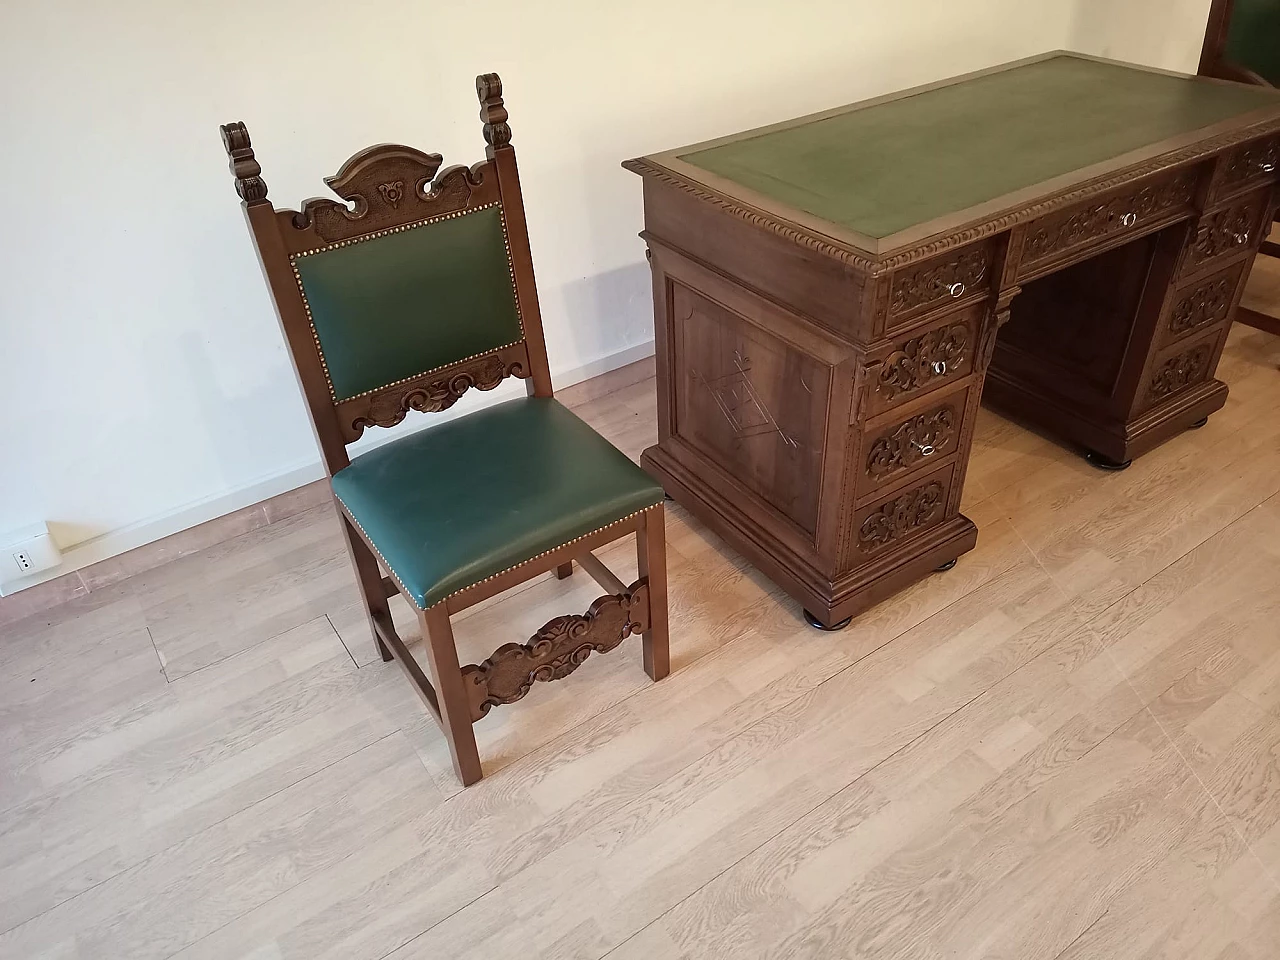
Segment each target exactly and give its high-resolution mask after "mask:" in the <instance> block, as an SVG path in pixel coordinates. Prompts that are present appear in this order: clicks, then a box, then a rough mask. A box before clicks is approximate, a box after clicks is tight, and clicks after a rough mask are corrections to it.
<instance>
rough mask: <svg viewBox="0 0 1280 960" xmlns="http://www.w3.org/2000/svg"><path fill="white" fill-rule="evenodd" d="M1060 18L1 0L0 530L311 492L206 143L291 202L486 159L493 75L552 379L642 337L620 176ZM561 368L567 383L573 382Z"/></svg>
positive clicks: (980, 54)
mask: <svg viewBox="0 0 1280 960" xmlns="http://www.w3.org/2000/svg"><path fill="white" fill-rule="evenodd" d="M1075 8H1076V3H1075V2H1056V0H1038V2H1028V0H965V2H963V3H957V2H955V0H899V2H896V3H891V4H886V3H884V0H794V2H790V3H778V2H767V3H766V2H753V0H679V2H676V0H647V2H644V3H638V2H628V3H617V2H612V0H542V2H539V0H490V2H487V3H484V4H478V3H476V4H467V3H445V4H438V3H423V2H420V0H364V2H362V3H348V2H342V3H339V2H334V0H305V2H304V0H254V2H248V0H219V2H216V3H215V2H210V0H193V2H185V3H184V2H173V0H165V2H160V0H117V2H113V3H109V4H108V3H99V2H90V0H5V2H4V3H3V4H2V5H0V98H3V99H2V100H0V104H2V105H3V117H2V123H3V127H2V129H3V130H4V131H5V134H6V137H5V142H4V145H3V146H4V149H3V151H2V155H0V180H2V182H3V183H4V184H5V190H4V193H5V210H6V214H7V220H8V223H7V228H6V229H5V230H3V231H0V245H2V247H0V261H2V262H3V269H4V277H3V282H0V323H2V324H3V329H2V335H3V341H2V344H0V384H2V385H3V404H4V407H3V409H4V414H5V417H4V422H5V428H4V432H3V439H2V440H0V457H2V459H0V536H3V534H4V532H5V531H8V530H10V529H13V528H18V527H24V526H27V525H29V524H32V523H34V522H38V521H41V520H48V521H51V523H52V524H53V525H54V530H55V534H56V536H57V538H58V539H59V540H60V541H61V544H62V546H63V547H67V546H70V545H72V544H76V543H79V542H83V541H93V538H102V539H99V540H97V541H96V545H95V544H92V543H91V545H90V547H88V548H86V549H81V550H79V551H73V552H72V554H71V557H70V559H71V565H75V564H76V563H83V562H88V561H89V560H92V559H96V558H98V557H99V556H101V555H103V554H109V553H111V552H115V551H117V550H120V549H125V548H127V547H130V546H133V545H136V543H138V542H143V541H145V540H147V539H150V538H154V537H156V536H160V535H163V534H165V533H168V532H171V531H172V530H173V529H177V528H180V527H181V526H184V525H189V524H191V523H194V522H198V521H199V520H203V519H207V518H208V517H210V516H214V515H217V514H218V513H221V512H225V511H226V510H230V509H233V508H235V507H238V506H242V505H244V504H247V503H250V502H253V501H255V500H257V499H261V498H262V497H263V496H267V495H270V494H272V493H276V492H279V491H281V490H283V489H288V488H289V487H291V486H293V485H296V484H298V483H301V482H303V481H305V480H307V479H310V478H312V477H315V476H320V475H321V474H320V469H319V459H318V456H317V452H316V448H315V445H314V442H313V440H312V437H311V432H310V428H309V426H308V424H307V422H306V415H305V412H304V408H303V405H302V402H301V399H300V397H299V394H298V392H297V389H296V387H295V384H294V379H293V375H292V373H291V371H290V369H289V364H288V359H287V357H286V355H285V352H284V347H283V343H282V340H281V337H280V334H279V332H278V329H277V326H276V321H275V318H274V316H273V314H272V311H271V307H270V303H269V300H268V298H267V293H266V290H265V288H264V286H263V283H262V280H261V278H260V275H259V272H258V268H257V264H256V261H255V259H254V256H253V253H252V250H251V247H250V244H249V240H248V237H247V235H246V232H245V227H244V224H243V221H242V219H241V214H240V210H239V206H238V202H237V200H236V197H235V194H234V191H233V187H232V182H231V178H230V175H229V174H228V172H227V169H226V160H225V157H224V155H223V151H222V147H221V145H220V143H219V140H218V131H217V126H218V124H219V123H220V122H223V121H227V120H236V119H242V120H245V121H246V122H247V123H248V125H249V129H250V132H251V134H252V136H253V142H254V146H255V147H256V150H257V154H258V157H259V159H260V161H261V163H262V165H263V169H264V176H265V178H266V180H267V183H268V185H269V187H270V195H271V198H272V199H273V200H274V201H275V203H276V204H277V205H280V206H295V205H296V204H297V203H298V202H299V201H300V200H302V199H303V198H305V197H308V196H312V195H316V194H318V193H321V192H322V191H323V186H322V184H321V182H320V178H321V177H322V176H323V175H326V174H329V173H332V172H334V171H335V170H337V168H338V166H339V165H340V163H341V162H342V161H343V160H344V159H345V158H346V157H347V156H348V155H349V154H350V153H352V152H354V151H355V150H356V149H357V148H359V147H362V146H364V145H366V144H369V143H374V142H379V141H388V140H390V141H401V142H404V143H408V144H412V145H415V146H419V147H423V148H426V149H431V150H439V151H440V152H442V153H444V155H445V160H446V163H451V162H472V161H474V160H476V159H480V158H481V157H482V156H483V149H482V148H483V142H482V138H481V133H480V124H479V121H478V119H477V111H478V106H477V104H476V102H475V99H474V89H473V82H472V81H473V77H474V75H475V74H477V73H481V72H484V71H488V70H496V71H498V72H499V73H500V74H501V75H502V78H503V80H504V83H505V86H506V102H507V106H508V109H509V110H510V112H511V126H512V130H513V132H514V138H513V143H514V144H515V146H516V148H517V151H518V153H519V156H520V162H521V172H522V177H523V182H524V188H525V201H526V205H527V208H528V215H529V224H530V232H531V235H532V241H533V250H534V259H535V262H536V266H537V271H538V279H539V289H540V292H541V297H542V308H543V316H544V319H545V324H546V331H547V343H548V348H549V352H550V356H551V363H552V369H553V371H559V372H560V373H561V374H562V375H563V374H565V373H566V372H567V373H568V374H569V375H570V376H581V375H583V374H584V373H593V372H599V371H600V370H602V369H604V368H606V367H608V366H610V365H617V364H620V363H622V362H629V361H630V360H632V359H636V358H637V357H638V356H641V355H643V354H644V353H645V352H646V351H647V350H649V349H651V347H650V346H649V344H650V341H651V338H652V314H651V311H650V301H649V288H648V272H647V268H646V266H645V261H644V257H643V246H642V244H641V242H640V241H639V240H638V239H637V238H636V233H637V231H638V230H639V229H640V228H641V208H640V184H639V181H638V180H637V179H636V178H635V177H634V176H632V175H631V174H628V173H625V172H624V171H622V170H621V169H620V168H619V166H618V164H619V162H620V161H621V160H623V159H625V158H627V157H630V156H635V155H638V154H642V153H645V152H651V151H656V150H660V149H665V148H669V147H673V146H678V145H680V144H682V143H688V142H691V141H696V140H702V139H706V138H709V137H714V136H719V135H722V134H727V133H731V132H733V131H736V130H739V129H742V128H744V127H748V126H752V125H758V124H762V123H766V122H771V121H775V120H780V119H784V118H787V117H789V116H794V115H797V114H800V113H804V112H808V111H812V110H817V109H821V108H825V107H829V106H832V105H834V104H839V103H843V102H848V101H851V100H857V99H861V98H864V97H868V96H873V95H877V94H880V93H884V92H888V91H892V90H895V89H900V88H902V87H905V86H908V85H912V84H916V83H923V82H927V81H930V80H935V79H939V78H942V77H946V76H949V75H954V74H957V73H961V72H964V71H968V70H973V69H978V68H981V67H985V66H989V65H991V64H995V63H999V62H1002V61H1006V60H1011V59H1014V58H1017V57H1022V56H1026V55H1029V54H1033V53H1038V52H1041V51H1044V50H1048V49H1053V48H1057V47H1061V46H1063V45H1065V44H1066V43H1067V42H1068V41H1069V39H1070V37H1071V31H1072V30H1073V29H1076V28H1077V27H1078V23H1077V21H1076V19H1075V13H1076V9H1075ZM562 380H563V377H562Z"/></svg>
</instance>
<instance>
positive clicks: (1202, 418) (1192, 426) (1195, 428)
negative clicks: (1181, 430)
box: [1191, 417, 1209, 430]
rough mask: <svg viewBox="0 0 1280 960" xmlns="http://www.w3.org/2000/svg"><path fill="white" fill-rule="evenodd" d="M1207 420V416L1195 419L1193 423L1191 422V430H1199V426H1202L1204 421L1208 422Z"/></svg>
mask: <svg viewBox="0 0 1280 960" xmlns="http://www.w3.org/2000/svg"><path fill="white" fill-rule="evenodd" d="M1208 422H1209V418H1208V417H1201V418H1200V419H1199V420H1197V421H1196V422H1195V423H1193V424H1192V425H1191V429H1192V430H1199V429H1200V428H1201V427H1203V426H1204V425H1205V424H1206V423H1208Z"/></svg>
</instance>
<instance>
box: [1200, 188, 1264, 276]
mask: <svg viewBox="0 0 1280 960" xmlns="http://www.w3.org/2000/svg"><path fill="white" fill-rule="evenodd" d="M1263 205H1264V201H1263V198H1262V197H1260V196H1255V197H1249V198H1247V199H1245V200H1242V201H1240V202H1238V203H1233V204H1232V205H1231V206H1229V207H1226V208H1225V209H1223V210H1219V211H1218V212H1217V213H1211V214H1208V215H1206V216H1204V217H1202V218H1201V220H1200V225H1199V226H1198V227H1197V228H1196V238H1195V240H1194V241H1193V242H1192V244H1191V249H1190V250H1188V251H1187V258H1188V259H1189V260H1190V261H1191V264H1192V266H1199V265H1200V264H1202V263H1207V262H1208V261H1210V260H1213V259H1214V258H1216V257H1220V256H1222V255H1223V254H1227V253H1231V252H1233V251H1236V250H1244V249H1246V248H1248V246H1249V241H1250V240H1252V239H1253V228H1254V226H1255V225H1256V224H1257V223H1258V221H1259V220H1260V219H1262V208H1263Z"/></svg>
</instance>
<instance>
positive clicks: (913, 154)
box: [680, 54, 1277, 239]
mask: <svg viewBox="0 0 1280 960" xmlns="http://www.w3.org/2000/svg"><path fill="white" fill-rule="evenodd" d="M1276 102H1277V94H1276V92H1275V91H1274V90H1269V89H1267V88H1265V87H1250V86H1244V85H1230V84H1223V83H1218V82H1215V81H1212V80H1207V79H1204V78H1195V77H1192V78H1187V77H1178V76H1170V75H1167V74H1161V73H1152V72H1151V71H1148V70H1141V69H1137V68H1134V67H1127V66H1123V65H1118V64H1112V63H1099V62H1098V61H1095V60H1087V59H1083V58H1081V57H1078V56H1073V55H1070V54H1063V55H1059V56H1055V57H1051V58H1049V59H1045V60H1040V61H1036V62H1033V63H1029V64H1024V65H1022V66H1019V67H1014V68H1012V69H1008V70H1002V71H999V72H996V73H991V74H987V75H986V76H981V77H975V78H972V79H969V80H964V81H960V82H958V83H954V84H949V85H947V86H942V87H937V88H935V89H933V90H928V91H925V92H922V93H916V94H913V95H911V96H908V97H904V98H901V99H898V100H890V101H887V102H885V103H881V104H876V105H873V106H868V107H862V108H860V109H857V110H851V111H846V112H844V113H839V114H836V115H834V116H831V117H827V118H825V119H820V120H811V121H809V122H806V123H803V124H800V125H797V126H793V127H789V128H786V129H781V130H774V131H764V132H761V133H758V134H756V135H754V136H748V137H746V138H744V139H740V140H733V141H730V142H728V143H723V144H720V145H719V146H714V147H708V148H705V149H702V150H696V151H692V152H690V153H686V154H684V155H682V156H681V158H680V159H682V160H684V161H685V162H686V163H690V164H693V165H695V166H697V167H701V168H702V169H704V170H707V171H710V172H711V173H714V174H717V175H719V176H721V177H724V178H726V179H728V180H731V181H733V182H734V183H736V184H739V185H741V186H744V187H748V188H750V189H751V190H754V191H756V192H757V193H760V194H763V195H764V196H766V197H769V198H772V199H773V200H777V201H780V202H782V203H785V204H787V205H789V206H791V207H793V208H796V209H799V210H802V211H805V212H807V213H810V214H813V215H814V216H817V217H821V218H822V219H823V220H827V221H830V222H833V223H838V224H841V225H843V226H845V227H848V228H849V229H851V230H854V231H856V232H858V233H860V234H862V235H863V236H867V237H872V238H876V239H879V238H883V237H888V236H892V235H893V234H895V233H897V232H899V231H901V230H905V229H907V228H908V227H911V226H915V225H916V224H923V223H926V222H928V221H931V220H934V219H935V218H938V217H942V216H946V215H948V214H952V213H958V212H960V211H964V210H967V209H969V208H970V207H973V206H975V205H977V204H979V203H983V202H986V201H988V200H994V199H996V198H998V197H1002V196H1004V195H1006V194H1008V193H1012V192H1013V191H1015V190H1019V189H1022V188H1026V187H1031V186H1034V185H1036V184H1039V183H1042V182H1043V181H1045V180H1049V179H1051V178H1053V177H1057V176H1061V175H1063V174H1067V173H1071V172H1073V171H1076V170H1080V169H1082V168H1084V167H1087V166H1090V165H1092V164H1095V163H1100V162H1103V161H1106V160H1110V159H1113V158H1116V157H1119V156H1122V155H1123V154H1125V153H1128V152H1130V151H1132V150H1137V149H1139V148H1142V147H1145V146H1149V145H1151V144H1155V143H1157V142H1158V141H1160V140H1163V139H1165V138H1167V137H1172V136H1175V135H1178V134H1186V133H1190V132H1192V131H1195V130H1199V129H1201V128H1203V127H1207V126H1209V125H1211V124H1214V123H1217V122H1219V121H1221V120H1225V119H1228V118H1230V117H1233V116H1237V115H1239V114H1242V113H1247V112H1249V111H1251V110H1256V109H1260V108H1263V107H1266V106H1273V105H1275V103H1276Z"/></svg>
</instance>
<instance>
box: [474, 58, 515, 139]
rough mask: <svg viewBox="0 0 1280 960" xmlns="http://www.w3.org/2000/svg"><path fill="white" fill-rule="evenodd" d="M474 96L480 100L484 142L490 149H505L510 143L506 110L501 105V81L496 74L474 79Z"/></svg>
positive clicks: (482, 75)
mask: <svg viewBox="0 0 1280 960" xmlns="http://www.w3.org/2000/svg"><path fill="white" fill-rule="evenodd" d="M476 96H477V97H478V98H479V100H480V119H481V120H483V121H484V141H485V143H487V144H489V146H491V147H495V148H496V147H505V146H507V144H509V143H510V142H511V128H510V127H509V126H507V108H506V107H504V106H503V105H502V79H501V78H500V77H499V76H498V75H497V74H496V73H482V74H480V76H478V77H476Z"/></svg>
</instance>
